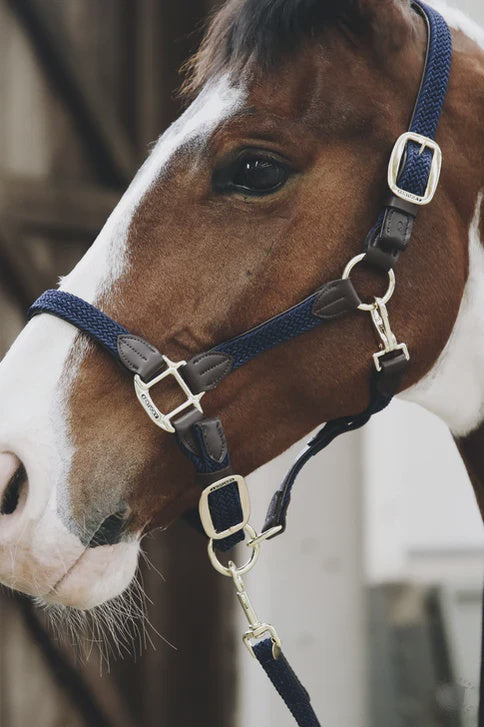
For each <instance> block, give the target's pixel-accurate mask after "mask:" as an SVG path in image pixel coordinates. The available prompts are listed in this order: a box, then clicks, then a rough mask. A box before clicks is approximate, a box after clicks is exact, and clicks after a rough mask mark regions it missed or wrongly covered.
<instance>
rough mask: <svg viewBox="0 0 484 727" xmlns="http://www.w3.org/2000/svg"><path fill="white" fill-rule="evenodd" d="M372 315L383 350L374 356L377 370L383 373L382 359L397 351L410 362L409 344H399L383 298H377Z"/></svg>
mask: <svg viewBox="0 0 484 727" xmlns="http://www.w3.org/2000/svg"><path fill="white" fill-rule="evenodd" d="M370 315H371V320H372V321H373V325H374V326H375V329H376V332H377V333H378V336H379V338H380V341H381V344H380V349H381V350H380V351H377V352H376V353H374V354H373V361H374V363H375V368H376V370H377V371H381V368H382V367H381V362H380V359H381V358H382V357H383V356H386V355H387V354H389V353H394V352H395V351H402V353H403V354H404V356H405V358H406V359H407V361H409V360H410V354H409V352H408V348H407V344H406V343H398V341H397V338H396V336H395V334H394V333H393V331H392V329H391V326H390V320H389V318H388V310H387V307H386V305H385V303H384V301H383V300H382V299H381V298H375V303H374V305H373V307H372V309H371V311H370Z"/></svg>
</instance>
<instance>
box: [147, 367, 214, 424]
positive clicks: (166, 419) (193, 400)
mask: <svg viewBox="0 0 484 727" xmlns="http://www.w3.org/2000/svg"><path fill="white" fill-rule="evenodd" d="M163 361H164V362H165V364H166V369H165V370H164V371H162V372H161V374H158V375H157V376H155V377H154V378H153V379H151V381H148V382H145V381H143V379H142V378H141V377H140V376H139V374H136V375H135V377H134V389H135V391H136V396H137V397H138V401H139V403H140V404H141V406H142V407H143V409H144V410H145V412H146V413H147V414H148V416H149V418H150V419H151V421H152V422H154V423H155V424H156V426H157V427H160V429H164V430H165V432H169V433H170V434H174V432H175V427H174V426H173V424H172V423H171V421H172V419H173V418H174V417H176V416H177V414H180V413H181V412H182V411H185V409H188V408H189V407H191V406H193V407H194V408H195V409H197V410H198V411H199V412H202V413H203V409H202V407H201V406H200V399H201V398H202V396H203V395H204V393H205V392H204V391H202V392H201V393H200V394H194V393H193V392H192V391H191V390H190V387H189V386H188V384H187V383H186V381H185V380H184V378H183V377H182V375H181V374H180V371H179V369H180V368H181V367H182V366H186V361H177V362H175V361H170V359H169V358H167V357H166V356H163ZM167 376H173V378H174V379H175V381H176V383H177V384H178V386H179V387H180V389H181V390H182V392H183V393H184V395H185V397H186V400H185V401H184V402H182V403H181V404H180V405H179V406H177V407H176V409H173V411H171V412H169V413H168V414H163V412H161V411H160V410H159V409H158V407H157V406H156V404H155V403H154V401H153V399H152V398H151V395H150V389H151V388H152V387H153V386H156V384H158V383H159V382H160V381H163V379H166V378H167Z"/></svg>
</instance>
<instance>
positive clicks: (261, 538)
mask: <svg viewBox="0 0 484 727" xmlns="http://www.w3.org/2000/svg"><path fill="white" fill-rule="evenodd" d="M281 530H282V525H275V526H274V527H273V528H269V530H264V532H263V533H261V534H260V535H258V536H257V537H256V538H252V540H249V542H248V543H246V545H247V547H248V548H250V547H251V546H252V545H253V544H254V543H263V542H264V541H265V540H269V538H272V537H273V536H274V535H277V533H280V532H281Z"/></svg>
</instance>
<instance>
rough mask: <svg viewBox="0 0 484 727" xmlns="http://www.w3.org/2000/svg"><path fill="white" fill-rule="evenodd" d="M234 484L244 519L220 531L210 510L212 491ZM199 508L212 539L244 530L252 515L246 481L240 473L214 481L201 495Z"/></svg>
mask: <svg viewBox="0 0 484 727" xmlns="http://www.w3.org/2000/svg"><path fill="white" fill-rule="evenodd" d="M232 484H235V485H237V490H238V494H239V499H240V508H241V510H242V519H241V521H240V522H239V523H236V524H235V525H232V526H231V527H229V528H227V529H226V530H221V531H220V532H219V531H217V530H216V528H215V525H214V522H213V519H212V513H211V512H210V502H209V497H210V495H211V494H212V493H214V492H217V491H218V490H221V489H222V488H224V487H228V486H229V485H232ZM198 510H199V513H200V520H201V521H202V525H203V529H204V530H205V532H206V534H207V535H208V537H209V538H211V539H212V540H222V539H223V538H227V537H228V536H229V535H233V534H234V533H238V532H239V530H243V529H244V528H245V527H246V525H247V523H248V522H249V517H250V498H249V490H248V489H247V483H246V481H245V480H244V478H243V477H241V476H240V475H229V476H228V477H224V478H223V479H221V480H218V482H214V483H212V484H211V485H209V486H208V487H206V488H205V489H204V491H203V492H202V494H201V496H200V502H199V505H198ZM254 535H255V533H254Z"/></svg>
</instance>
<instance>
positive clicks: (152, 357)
mask: <svg viewBox="0 0 484 727" xmlns="http://www.w3.org/2000/svg"><path fill="white" fill-rule="evenodd" d="M117 349H118V356H119V359H120V361H121V363H122V364H123V365H124V366H125V367H126V368H127V369H128V371H132V372H133V373H134V374H139V376H140V377H141V378H142V379H143V381H145V382H148V381H150V380H151V379H153V378H154V377H155V376H156V375H157V374H159V373H161V372H162V371H163V369H164V368H165V367H166V364H165V360H164V358H163V356H162V355H161V353H160V352H159V351H158V349H157V348H155V346H152V345H151V343H148V341H145V339H144V338H141V337H140V336H133V335H132V334H131V333H127V334H124V335H121V336H118V338H117Z"/></svg>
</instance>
